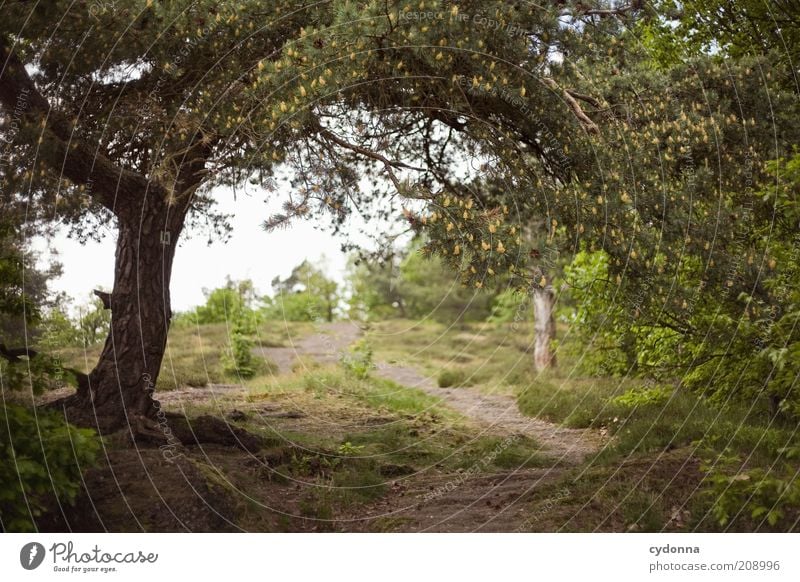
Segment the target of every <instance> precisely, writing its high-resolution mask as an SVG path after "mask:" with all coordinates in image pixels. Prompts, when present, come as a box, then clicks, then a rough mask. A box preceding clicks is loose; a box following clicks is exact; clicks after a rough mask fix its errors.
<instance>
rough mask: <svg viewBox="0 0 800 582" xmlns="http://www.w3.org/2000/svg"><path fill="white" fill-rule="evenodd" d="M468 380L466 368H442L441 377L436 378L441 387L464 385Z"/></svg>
mask: <svg viewBox="0 0 800 582" xmlns="http://www.w3.org/2000/svg"><path fill="white" fill-rule="evenodd" d="M466 381H467V375H466V373H464V370H442V371H441V372H439V377H438V378H437V379H436V383H437V384H438V385H439V388H450V387H452V386H464V385H465V383H466Z"/></svg>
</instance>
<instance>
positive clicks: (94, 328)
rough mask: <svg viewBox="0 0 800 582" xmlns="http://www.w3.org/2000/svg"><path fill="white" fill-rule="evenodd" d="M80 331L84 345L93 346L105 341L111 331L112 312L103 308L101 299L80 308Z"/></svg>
mask: <svg viewBox="0 0 800 582" xmlns="http://www.w3.org/2000/svg"><path fill="white" fill-rule="evenodd" d="M78 313H79V315H78V330H79V333H80V336H81V339H82V340H83V344H84V345H89V346H90V345H93V344H96V343H97V342H98V341H101V340H104V339H105V338H106V336H107V335H108V332H109V330H110V329H111V310H110V309H106V308H105V307H103V302H102V301H101V300H100V299H97V298H95V299H93V300H92V301H91V302H90V303H89V305H87V306H83V307H81V308H79V311H78Z"/></svg>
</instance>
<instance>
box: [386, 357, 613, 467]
mask: <svg viewBox="0 0 800 582" xmlns="http://www.w3.org/2000/svg"><path fill="white" fill-rule="evenodd" d="M378 376H380V377H382V378H387V379H389V380H393V381H394V382H397V383H398V384H402V385H403V386H408V387H409V388H417V389H418V390H422V391H424V392H426V393H427V394H430V395H431V396H435V397H436V398H440V399H441V400H442V401H443V402H444V403H445V404H446V405H447V406H449V407H450V408H453V409H454V410H457V411H458V412H460V413H461V414H463V415H464V416H466V417H467V418H471V419H473V420H475V421H477V422H478V423H479V424H480V425H481V426H482V427H484V429H485V430H486V432H487V433H488V434H496V435H500V436H513V435H519V434H523V435H526V436H530V437H533V438H534V439H536V440H537V441H539V442H540V443H541V444H542V446H543V448H544V450H543V452H545V453H547V454H549V455H551V456H553V457H554V458H555V459H556V460H558V461H559V462H560V463H563V464H568V465H576V464H578V463H580V462H581V461H583V460H584V459H585V458H586V457H587V456H588V455H590V454H591V453H593V452H594V451H596V450H597V448H598V447H599V446H600V440H599V438H598V436H597V435H596V434H595V433H594V432H592V431H587V430H578V429H571V428H563V427H560V426H558V425H555V424H553V423H550V422H547V421H544V420H540V419H538V418H531V417H529V416H523V415H522V414H521V413H520V412H519V409H518V408H517V403H516V401H515V400H514V399H513V398H511V397H510V396H505V395H500V394H481V393H480V392H477V391H476V390H473V389H470V388H439V387H438V386H437V385H436V383H435V382H434V381H433V380H432V379H431V378H427V377H425V376H423V375H422V374H420V373H419V372H418V371H416V370H415V369H414V368H409V367H405V366H392V365H379V366H378Z"/></svg>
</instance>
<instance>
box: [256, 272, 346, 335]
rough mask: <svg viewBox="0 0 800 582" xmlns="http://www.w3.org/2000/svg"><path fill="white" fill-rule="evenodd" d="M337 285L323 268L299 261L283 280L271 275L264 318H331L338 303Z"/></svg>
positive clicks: (306, 319)
mask: <svg viewBox="0 0 800 582" xmlns="http://www.w3.org/2000/svg"><path fill="white" fill-rule="evenodd" d="M338 289H339V287H338V285H337V284H336V281H333V280H331V279H329V278H328V277H327V276H326V275H325V273H324V271H323V270H322V269H321V268H320V267H318V266H315V265H313V264H312V263H310V262H309V261H303V262H302V263H300V264H299V265H297V266H296V267H295V268H294V269H292V272H291V274H290V275H289V276H288V277H286V278H285V279H281V278H280V277H275V279H273V280H272V290H273V292H274V294H275V297H274V298H272V299H271V300H270V302H269V303H268V305H267V306H266V308H265V310H264V313H265V315H266V317H267V318H268V319H284V320H286V321H318V320H324V321H333V320H334V317H335V315H336V310H337V307H338V304H339V293H338Z"/></svg>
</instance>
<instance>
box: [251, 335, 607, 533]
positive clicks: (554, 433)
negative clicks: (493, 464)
mask: <svg viewBox="0 0 800 582" xmlns="http://www.w3.org/2000/svg"><path fill="white" fill-rule="evenodd" d="M360 336H361V330H360V329H359V328H358V327H357V326H355V325H354V324H351V323H347V322H338V323H333V324H326V325H324V326H321V327H320V328H319V330H318V332H317V333H315V334H314V335H312V336H310V337H308V338H305V339H303V340H301V341H299V342H298V343H297V344H296V345H295V346H293V347H291V348H262V349H260V350H259V351H258V353H259V354H262V355H263V356H265V357H268V358H270V359H272V360H273V361H275V363H276V364H278V367H279V370H280V371H281V372H288V371H290V370H291V369H292V366H293V363H294V362H295V361H296V360H297V359H298V357H301V356H302V357H303V358H312V359H314V360H316V361H318V362H320V363H331V362H336V361H338V360H339V358H340V356H341V354H342V353H343V352H344V351H345V350H346V349H347V347H348V346H349V345H350V344H351V343H352V342H354V341H355V340H356V339H358V337H360ZM376 375H378V376H379V377H381V378H386V379H389V380H392V381H394V382H396V383H398V384H400V385H402V386H406V387H409V388H415V389H418V390H422V391H424V392H426V393H427V394H430V395H431V396H434V397H436V398H439V399H441V401H442V402H443V403H444V404H445V405H446V406H448V407H450V408H452V409H454V410H456V411H457V412H459V413H460V414H462V415H463V416H465V417H467V418H469V419H471V420H472V421H473V422H475V424H476V425H477V428H478V430H479V431H480V433H481V434H483V435H484V436H487V435H488V436H501V437H511V438H513V437H514V436H520V435H524V436H528V437H532V438H533V439H535V440H536V441H537V442H538V443H540V444H541V446H542V450H541V452H542V454H543V455H544V456H545V458H546V459H548V463H547V466H545V467H542V468H536V469H518V470H514V471H508V472H505V473H493V474H486V473H476V474H470V473H469V472H457V473H444V472H437V470H436V469H433V468H432V469H430V470H428V471H425V472H424V473H419V474H416V475H412V476H409V477H407V478H404V479H398V480H397V481H395V482H393V483H392V484H391V490H390V493H389V494H387V495H385V496H384V497H382V498H381V499H380V500H378V501H377V502H375V503H374V504H371V505H370V506H367V507H363V506H362V507H360V509H359V514H358V515H353V516H349V517H348V516H341V517H342V518H344V521H342V522H340V526H341V527H342V528H343V529H344V530H347V531H352V530H363V531H376V530H379V531H440V532H465V531H527V530H528V529H530V528H531V527H533V526H532V523H533V521H532V519H535V515H534V516H531V514H530V507H529V502H530V501H531V499H532V497H533V495H534V494H535V492H536V490H537V489H539V488H540V487H541V486H542V485H544V484H549V483H552V482H553V481H555V480H557V479H558V477H560V476H561V475H563V473H564V471H565V470H566V469H567V468H569V467H572V466H575V465H578V464H579V463H581V462H582V461H583V460H584V459H585V458H586V457H587V456H589V455H591V454H592V453H593V452H595V451H597V450H598V449H599V447H600V445H601V444H602V442H601V438H600V437H599V435H598V434H597V433H595V432H593V431H587V430H575V429H568V428H563V427H560V426H557V425H555V424H552V423H549V422H546V421H543V420H540V419H536V418H530V417H526V416H523V415H522V414H521V413H520V412H519V410H518V408H517V404H516V402H515V400H514V399H513V398H511V397H510V396H505V395H500V394H482V393H480V392H478V391H476V390H474V389H470V388H439V387H438V386H437V385H436V383H435V382H434V381H433V380H432V379H431V378H428V377H426V376H424V375H422V374H421V373H420V372H419V371H417V370H416V369H414V368H412V367H408V366H398V365H390V364H385V363H379V364H377V366H376Z"/></svg>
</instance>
